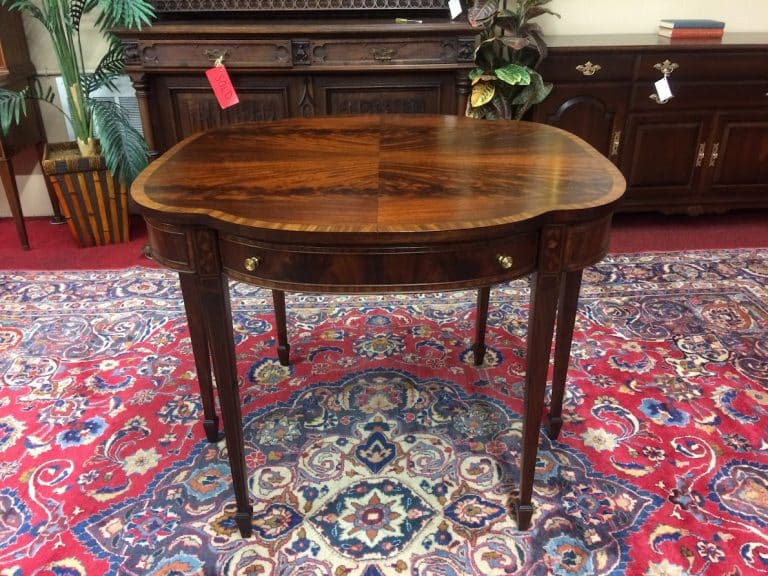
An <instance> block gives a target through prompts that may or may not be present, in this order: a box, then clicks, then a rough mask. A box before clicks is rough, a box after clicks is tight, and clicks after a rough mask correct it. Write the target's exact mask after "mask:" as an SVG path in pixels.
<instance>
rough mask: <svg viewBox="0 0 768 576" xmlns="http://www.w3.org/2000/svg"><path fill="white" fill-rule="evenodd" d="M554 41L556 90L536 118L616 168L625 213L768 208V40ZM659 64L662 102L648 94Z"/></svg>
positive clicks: (549, 74)
mask: <svg viewBox="0 0 768 576" xmlns="http://www.w3.org/2000/svg"><path fill="white" fill-rule="evenodd" d="M548 43H549V46H550V51H549V56H548V58H547V60H545V61H544V63H543V65H542V68H541V72H542V75H543V76H544V78H545V79H546V80H548V81H550V82H553V83H554V88H553V90H552V93H551V94H550V96H549V98H547V100H545V101H544V102H543V103H541V104H540V105H539V106H538V107H537V108H536V110H535V111H534V113H533V119H535V120H536V121H539V122H545V123H547V124H552V125H555V126H559V127H561V128H564V129H566V130H569V131H571V132H573V133H575V134H577V135H579V136H581V137H582V138H584V139H585V140H587V141H588V142H589V143H590V144H592V145H593V146H594V147H595V148H597V149H598V150H599V151H600V152H602V153H603V154H605V155H606V156H607V157H608V158H610V159H611V160H612V161H613V162H614V163H615V164H616V165H617V166H618V167H619V168H620V170H621V171H622V173H623V174H624V177H625V178H626V180H627V193H626V194H625V196H624V199H623V201H622V204H621V207H620V209H621V210H624V211H640V210H655V211H661V212H666V213H671V212H682V213H689V214H700V213H703V212H719V211H725V210H730V209H736V208H755V207H768V34H747V33H743V34H733V33H732V34H726V35H725V37H724V38H723V39H722V41H719V40H717V41H712V40H674V41H670V40H669V39H667V38H661V37H658V36H655V35H615V36H608V35H606V36H572V37H552V38H549V39H548ZM665 63H667V64H666V66H665ZM663 68H665V69H666V70H667V71H668V77H667V80H668V82H669V85H670V87H671V89H672V93H673V95H674V96H673V98H671V99H669V100H668V101H666V102H660V101H659V100H658V98H656V99H654V98H652V96H654V95H655V89H654V82H656V81H657V80H659V79H661V78H662V76H663V73H662V69H663Z"/></svg>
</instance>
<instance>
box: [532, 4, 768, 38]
mask: <svg viewBox="0 0 768 576" xmlns="http://www.w3.org/2000/svg"><path fill="white" fill-rule="evenodd" d="M549 7H550V8H551V9H552V10H553V11H554V12H557V13H559V14H560V16H561V18H560V19H559V20H558V19H557V18H554V17H550V16H546V17H542V18H541V19H540V22H541V25H542V27H543V28H544V31H545V32H546V33H547V34H619V33H630V34H631V33H655V32H656V26H657V23H658V21H659V20H661V19H662V18H712V19H715V20H722V21H724V22H725V29H726V30H728V31H731V32H768V0H552V2H551V3H550V4H549Z"/></svg>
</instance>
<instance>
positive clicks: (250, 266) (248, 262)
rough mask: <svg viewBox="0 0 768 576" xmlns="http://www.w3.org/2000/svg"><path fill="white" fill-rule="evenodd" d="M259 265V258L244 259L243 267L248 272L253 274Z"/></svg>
mask: <svg viewBox="0 0 768 576" xmlns="http://www.w3.org/2000/svg"><path fill="white" fill-rule="evenodd" d="M259 264H261V258H259V257H258V256H251V257H250V258H246V259H245V262H244V263H243V266H245V269H246V270H248V272H253V271H254V270H256V268H258V267H259Z"/></svg>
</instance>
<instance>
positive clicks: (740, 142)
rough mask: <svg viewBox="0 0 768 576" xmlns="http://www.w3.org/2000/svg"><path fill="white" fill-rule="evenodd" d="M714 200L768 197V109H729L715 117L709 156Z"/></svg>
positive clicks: (732, 201) (707, 191) (709, 181)
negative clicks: (739, 110) (745, 110)
mask: <svg viewBox="0 0 768 576" xmlns="http://www.w3.org/2000/svg"><path fill="white" fill-rule="evenodd" d="M706 164H707V182H706V184H708V185H707V186H705V188H704V190H705V194H706V195H707V196H708V197H709V199H710V200H711V201H713V202H714V201H717V200H719V199H721V200H724V201H726V202H727V203H728V204H734V205H736V204H739V203H742V202H745V203H749V202H750V201H758V200H762V204H765V202H766V201H768V112H758V111H752V112H726V113H720V114H717V115H716V117H715V130H714V136H713V138H712V146H711V148H710V150H709V153H708V155H707V158H706Z"/></svg>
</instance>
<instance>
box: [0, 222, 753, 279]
mask: <svg viewBox="0 0 768 576" xmlns="http://www.w3.org/2000/svg"><path fill="white" fill-rule="evenodd" d="M27 234H28V236H29V242H30V246H31V249H30V250H29V251H24V250H22V249H21V247H20V245H19V240H18V237H17V236H16V228H15V226H14V224H13V220H11V219H10V218H4V219H0V268H1V269H4V270H98V269H120V268H126V267H130V266H156V264H155V263H153V262H152V261H151V260H148V259H147V258H145V257H144V256H143V255H142V251H141V250H142V247H143V246H144V245H145V243H146V238H147V236H146V229H145V227H144V222H143V221H142V220H141V218H139V217H134V218H133V220H132V222H131V241H130V242H127V243H124V244H115V245H111V246H102V247H96V248H80V247H78V246H77V244H75V241H74V240H73V239H72V237H71V236H70V235H69V231H68V230H67V227H66V226H64V225H53V224H50V223H49V221H48V220H47V219H45V218H28V219H27ZM761 247H768V210H755V211H750V212H731V213H727V214H716V215H708V216H696V217H691V216H664V215H661V214H618V215H616V217H615V218H614V227H613V236H612V238H611V252H612V253H615V254H622V253H630V252H659V251H678V250H709V249H729V248H761Z"/></svg>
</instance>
